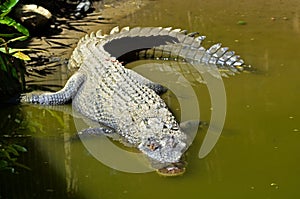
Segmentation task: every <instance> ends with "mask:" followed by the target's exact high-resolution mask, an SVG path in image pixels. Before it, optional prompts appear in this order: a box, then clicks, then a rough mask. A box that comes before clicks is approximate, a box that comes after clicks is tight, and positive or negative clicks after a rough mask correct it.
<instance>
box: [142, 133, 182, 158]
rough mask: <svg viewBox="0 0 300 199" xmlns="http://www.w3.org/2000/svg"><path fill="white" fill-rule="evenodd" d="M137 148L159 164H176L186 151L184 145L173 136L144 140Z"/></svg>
mask: <svg viewBox="0 0 300 199" xmlns="http://www.w3.org/2000/svg"><path fill="white" fill-rule="evenodd" d="M138 148H139V149H140V150H141V151H142V152H143V153H144V154H146V155H147V156H148V157H150V158H151V159H153V160H154V161H158V162H160V163H175V162H178V161H179V160H180V158H181V156H182V154H183V153H184V151H185V149H186V143H185V142H184V141H183V140H181V139H179V138H177V137H175V136H173V135H163V136H162V137H160V138H157V137H152V136H150V137H147V138H144V139H143V141H142V142H141V143H140V145H139V146H138Z"/></svg>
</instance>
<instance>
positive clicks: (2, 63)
mask: <svg viewBox="0 0 300 199" xmlns="http://www.w3.org/2000/svg"><path fill="white" fill-rule="evenodd" d="M0 69H1V70H3V71H5V72H7V67H6V64H5V61H4V60H3V58H2V56H1V55H0Z"/></svg>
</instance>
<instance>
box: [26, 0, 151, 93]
mask: <svg viewBox="0 0 300 199" xmlns="http://www.w3.org/2000/svg"><path fill="white" fill-rule="evenodd" d="M146 4H147V3H146V1H136V0H117V1H104V2H103V1H99V2H94V4H93V7H94V11H93V12H92V13H89V14H87V16H86V17H84V18H82V19H76V20H75V19H68V18H63V17H58V18H57V19H56V21H57V23H58V24H59V26H58V27H56V30H51V29H49V32H54V34H49V35H47V36H38V37H33V38H32V39H31V40H30V41H28V44H27V45H28V46H27V47H28V48H32V49H36V50H37V51H34V52H32V53H30V57H31V58H32V60H31V61H29V62H28V63H27V70H28V72H29V76H27V77H26V80H27V87H28V89H29V90H37V89H38V90H49V91H55V90H58V89H59V87H62V86H63V85H64V83H65V81H66V79H67V78H68V76H69V75H70V73H71V72H70V71H68V70H67V67H66V65H67V62H68V59H69V57H70V55H71V53H72V51H73V49H74V48H75V47H76V45H77V42H78V40H79V39H80V38H81V37H83V36H84V35H85V34H87V33H90V32H93V31H97V30H99V29H102V30H103V32H104V33H105V32H108V31H109V30H110V29H111V28H112V27H114V26H117V25H118V20H120V19H122V18H124V17H126V16H127V15H130V14H133V13H134V12H136V11H137V10H139V9H140V8H142V7H143V6H145V5H146ZM129 25H130V24H129ZM55 31H56V32H55Z"/></svg>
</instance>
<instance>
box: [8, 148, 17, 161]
mask: <svg viewBox="0 0 300 199" xmlns="http://www.w3.org/2000/svg"><path fill="white" fill-rule="evenodd" d="M6 151H7V152H8V153H11V154H13V155H15V156H19V152H18V151H17V150H16V149H15V148H14V147H13V146H11V145H9V146H7V148H6ZM9 159H10V160H11V159H12V158H9Z"/></svg>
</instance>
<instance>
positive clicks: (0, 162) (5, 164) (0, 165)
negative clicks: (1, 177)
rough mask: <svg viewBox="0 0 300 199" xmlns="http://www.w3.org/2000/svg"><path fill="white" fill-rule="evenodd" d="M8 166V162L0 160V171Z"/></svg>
mask: <svg viewBox="0 0 300 199" xmlns="http://www.w3.org/2000/svg"><path fill="white" fill-rule="evenodd" d="M7 166H8V162H7V161H5V160H0V169H5V168H6V167H7Z"/></svg>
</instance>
